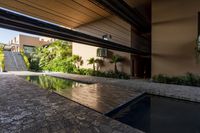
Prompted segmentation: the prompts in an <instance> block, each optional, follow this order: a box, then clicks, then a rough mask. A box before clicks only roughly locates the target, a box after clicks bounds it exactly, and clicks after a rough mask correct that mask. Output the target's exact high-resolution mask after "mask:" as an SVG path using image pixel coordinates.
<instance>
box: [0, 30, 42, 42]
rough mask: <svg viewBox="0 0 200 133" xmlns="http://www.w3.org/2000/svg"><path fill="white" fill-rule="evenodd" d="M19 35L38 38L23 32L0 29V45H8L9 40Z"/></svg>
mask: <svg viewBox="0 0 200 133" xmlns="http://www.w3.org/2000/svg"><path fill="white" fill-rule="evenodd" d="M19 34H22V35H29V36H35V37H39V36H36V35H32V34H27V33H24V32H18V31H14V30H8V29H3V28H0V43H5V44H8V42H9V40H11V39H13V38H14V37H16V36H17V35H19Z"/></svg>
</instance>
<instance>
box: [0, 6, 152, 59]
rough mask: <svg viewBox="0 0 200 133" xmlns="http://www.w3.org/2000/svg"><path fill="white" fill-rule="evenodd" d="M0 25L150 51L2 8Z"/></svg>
mask: <svg viewBox="0 0 200 133" xmlns="http://www.w3.org/2000/svg"><path fill="white" fill-rule="evenodd" d="M0 27H3V28H7V29H12V30H17V31H22V32H27V33H31V34H36V35H42V36H47V37H52V38H57V39H62V40H67V41H72V42H78V43H83V44H88V45H91V46H96V47H102V48H108V49H113V50H117V51H122V52H128V53H133V54H140V55H149V53H146V52H143V51H140V50H137V49H134V48H131V47H127V46H124V45H121V44H118V43H114V42H111V41H107V40H103V39H101V38H97V37H94V36H90V35H87V34H84V33H80V32H77V31H73V30H70V29H67V28H63V27H61V26H58V25H55V24H51V23H48V22H44V21H40V20H38V19H34V18H31V17H28V16H25V15H21V14H17V13H15V12H11V11H8V10H4V9H2V8H0Z"/></svg>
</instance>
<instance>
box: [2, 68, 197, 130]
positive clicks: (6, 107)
mask: <svg viewBox="0 0 200 133" xmlns="http://www.w3.org/2000/svg"><path fill="white" fill-rule="evenodd" d="M10 74H15V75H37V74H38V73H32V72H31V73H30V72H21V73H16V72H12V73H10ZM39 74H43V73H39ZM45 74H47V75H51V76H56V77H62V78H67V79H73V80H76V81H82V82H88V83H97V84H95V85H98V86H99V87H95V86H92V85H91V86H90V87H88V88H87V87H86V88H83V89H84V90H87V91H88V90H92V91H93V92H94V93H89V94H91V96H90V95H85V96H86V97H88V96H90V98H93V99H92V101H93V102H94V101H95V99H96V101H98V100H99V104H98V105H99V106H97V107H96V106H93V105H95V104H93V103H92V104H89V101H88V100H86V99H84V100H81V99H80V97H71V99H72V100H74V101H76V102H79V103H81V104H83V105H85V106H87V107H90V108H93V109H94V110H96V111H98V112H101V113H98V112H96V111H94V110H92V109H89V108H87V107H85V106H82V105H81V104H78V103H75V102H73V101H71V100H68V99H66V98H64V97H62V96H60V95H57V94H55V93H52V92H49V91H47V90H44V89H40V88H39V87H38V86H37V85H33V84H31V83H29V82H28V81H25V80H23V79H21V78H19V77H15V76H13V75H9V74H7V75H6V74H5V75H0V94H1V97H0V129H1V130H0V131H1V132H2V133H4V132H5V133H7V132H24V133H29V132H30V133H32V132H34V133H35V132H36V133H40V132H41V133H46V132H47V133H54V132H58V133H60V132H61V133H62V132H63V133H65V132H67V133H70V132H73V133H74V132H85V133H90V132H91V133H95V132H105V133H110V132H115V133H118V132H119V133H120V132H124V133H129V132H131V133H132V132H133V133H140V132H142V131H139V130H137V129H134V128H132V127H129V126H127V125H124V124H122V123H120V122H117V121H115V120H112V119H110V118H108V117H106V116H104V115H103V114H102V113H106V112H108V111H109V110H112V109H113V108H115V107H117V106H119V104H120V103H121V104H123V103H125V102H128V101H129V100H130V99H131V97H133V98H134V97H136V96H137V95H140V94H142V93H150V94H156V95H161V96H168V97H173V98H178V99H184V100H190V101H195V102H200V88H199V87H190V86H180V85H167V84H160V83H152V82H150V81H146V80H119V79H111V78H101V77H92V76H81V75H74V74H64V73H45ZM108 88H109V89H108ZM80 90H81V88H77V92H80ZM94 90H95V91H96V92H95V91H94ZM100 90H102V91H100ZM99 91H100V92H101V93H99V94H101V95H104V94H106V93H108V95H106V96H103V97H104V98H100V99H98V98H99V95H96V96H95V95H94V94H96V93H97V92H99ZM123 91H124V92H128V93H130V95H127V97H123V96H125V93H124V94H121V95H120V93H122V92H123ZM75 92H76V91H75ZM103 92H106V93H103ZM112 92H115V93H116V95H113V94H112ZM138 92H139V93H138ZM76 94H77V93H76ZM81 95H82V94H81ZM109 95H113V96H114V97H113V98H110V99H111V100H110V101H109V102H106V101H107V100H109ZM117 95H120V96H119V97H120V98H121V99H120V98H119V97H115V96H117ZM68 98H70V96H68ZM73 98H74V99H73ZM117 98H119V100H116V99H117ZM112 99H113V100H112ZM90 100H91V99H90ZM115 100H116V101H118V102H114V103H112V101H115ZM107 103H111V104H110V105H109V104H107Z"/></svg>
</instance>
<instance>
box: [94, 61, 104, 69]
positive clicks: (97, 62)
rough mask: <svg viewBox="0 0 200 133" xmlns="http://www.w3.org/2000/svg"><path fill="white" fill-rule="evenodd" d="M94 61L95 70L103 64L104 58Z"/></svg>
mask: <svg viewBox="0 0 200 133" xmlns="http://www.w3.org/2000/svg"><path fill="white" fill-rule="evenodd" d="M95 63H96V64H97V71H99V68H100V67H102V66H104V60H102V59H96V60H95Z"/></svg>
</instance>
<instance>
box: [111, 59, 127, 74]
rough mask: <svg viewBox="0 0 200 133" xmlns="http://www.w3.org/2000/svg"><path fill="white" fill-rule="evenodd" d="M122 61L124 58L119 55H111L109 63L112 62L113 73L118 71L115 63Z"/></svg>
mask: <svg viewBox="0 0 200 133" xmlns="http://www.w3.org/2000/svg"><path fill="white" fill-rule="evenodd" d="M123 61H124V58H123V57H121V56H119V55H113V56H112V57H111V60H110V63H112V64H114V70H115V73H118V69H117V63H119V62H123Z"/></svg>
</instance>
